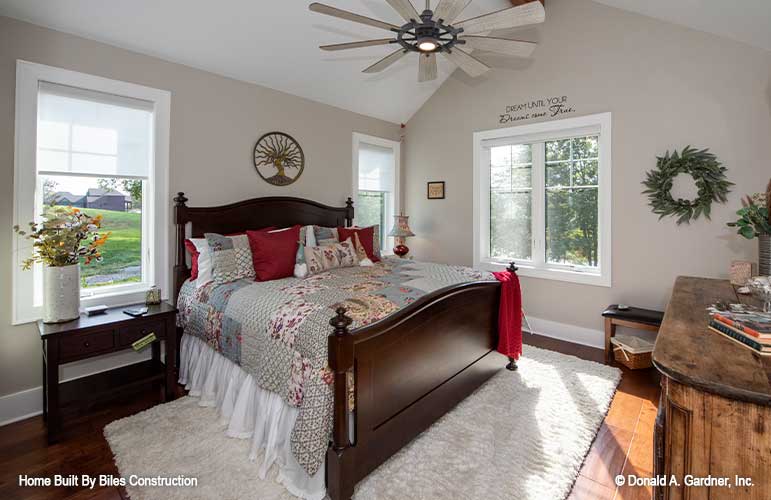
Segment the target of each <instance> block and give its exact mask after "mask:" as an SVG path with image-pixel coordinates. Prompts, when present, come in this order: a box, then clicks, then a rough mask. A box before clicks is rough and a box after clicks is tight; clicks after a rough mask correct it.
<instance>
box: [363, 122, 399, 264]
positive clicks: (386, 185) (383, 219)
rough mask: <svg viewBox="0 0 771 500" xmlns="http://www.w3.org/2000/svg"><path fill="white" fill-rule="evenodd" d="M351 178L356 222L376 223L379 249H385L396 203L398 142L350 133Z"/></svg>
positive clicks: (390, 246) (389, 246) (388, 247)
mask: <svg viewBox="0 0 771 500" xmlns="http://www.w3.org/2000/svg"><path fill="white" fill-rule="evenodd" d="M353 178H354V186H353V189H354V193H355V196H356V199H355V204H354V208H355V214H356V225H358V226H362V227H367V226H374V225H376V224H377V225H379V226H380V246H381V251H388V249H390V248H392V247H393V245H392V244H391V243H392V242H390V241H389V239H392V238H388V237H387V234H388V233H389V232H390V230H391V228H392V227H393V223H394V218H393V216H394V215H396V210H397V208H396V207H398V206H399V196H398V185H399V143H398V142H395V141H390V140H387V139H380V138H377V137H370V136H367V135H363V134H354V135H353Z"/></svg>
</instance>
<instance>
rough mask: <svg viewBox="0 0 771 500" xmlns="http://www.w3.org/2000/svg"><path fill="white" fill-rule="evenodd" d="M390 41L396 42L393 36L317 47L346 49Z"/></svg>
mask: <svg viewBox="0 0 771 500" xmlns="http://www.w3.org/2000/svg"><path fill="white" fill-rule="evenodd" d="M390 43H396V40H395V39H393V38H379V39H377V40H365V41H363V42H348V43H335V44H332V45H322V46H320V47H319V48H320V49H321V50H347V49H358V48H361V47H374V46H376V45H388V44H390Z"/></svg>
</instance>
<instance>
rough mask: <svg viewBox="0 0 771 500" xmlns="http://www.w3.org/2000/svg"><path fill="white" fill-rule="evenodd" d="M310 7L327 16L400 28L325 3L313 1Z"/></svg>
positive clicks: (380, 26) (376, 25)
mask: <svg viewBox="0 0 771 500" xmlns="http://www.w3.org/2000/svg"><path fill="white" fill-rule="evenodd" d="M308 8H309V9H310V10H312V11H313V12H318V13H319V14H326V15H327V16H332V17H338V18H340V19H345V20H346V21H353V22H355V23H361V24H366V25H368V26H374V27H375V28H381V29H384V30H389V31H398V29H399V27H398V26H396V25H395V24H391V23H386V22H383V21H378V20H377V19H372V18H371V17H367V16H361V15H359V14H354V13H353V12H348V11H347V10H341V9H338V8H336V7H331V6H329V5H324V4H323V3H318V2H313V3H312V4H310V6H308Z"/></svg>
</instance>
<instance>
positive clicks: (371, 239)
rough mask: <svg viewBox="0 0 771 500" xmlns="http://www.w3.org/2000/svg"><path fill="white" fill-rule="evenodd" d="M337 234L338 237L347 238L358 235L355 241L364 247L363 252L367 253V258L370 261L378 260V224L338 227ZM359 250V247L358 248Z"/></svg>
mask: <svg viewBox="0 0 771 500" xmlns="http://www.w3.org/2000/svg"><path fill="white" fill-rule="evenodd" d="M337 234H338V235H339V237H340V239H342V240H347V239H348V238H353V237H354V235H357V236H358V240H354V241H357V242H358V243H359V244H360V245H361V248H363V249H364V253H366V254H367V258H369V260H371V261H372V262H380V226H379V225H374V226H369V227H338V228H337ZM359 252H361V249H359Z"/></svg>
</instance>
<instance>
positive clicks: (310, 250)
mask: <svg viewBox="0 0 771 500" xmlns="http://www.w3.org/2000/svg"><path fill="white" fill-rule="evenodd" d="M305 263H306V265H307V266H308V275H313V274H318V273H321V272H324V271H328V270H329V269H335V268H338V267H352V266H356V265H358V264H359V259H358V258H357V257H356V249H355V248H354V247H353V242H351V240H350V238H349V239H347V240H345V241H344V242H342V243H337V244H334V245H323V246H318V247H305Z"/></svg>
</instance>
